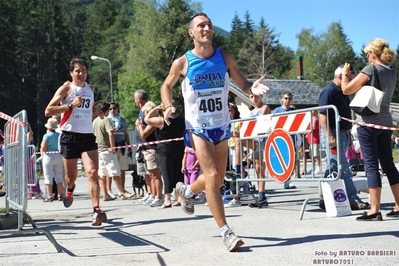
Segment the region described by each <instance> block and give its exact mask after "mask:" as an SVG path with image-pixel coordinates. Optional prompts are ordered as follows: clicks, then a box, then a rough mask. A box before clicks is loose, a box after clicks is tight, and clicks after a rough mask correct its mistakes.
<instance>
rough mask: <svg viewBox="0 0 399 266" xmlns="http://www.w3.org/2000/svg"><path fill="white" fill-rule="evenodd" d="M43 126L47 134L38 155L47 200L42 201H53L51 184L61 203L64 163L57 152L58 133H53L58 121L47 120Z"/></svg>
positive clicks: (53, 119)
mask: <svg viewBox="0 0 399 266" xmlns="http://www.w3.org/2000/svg"><path fill="white" fill-rule="evenodd" d="M44 126H45V127H46V128H47V133H46V134H44V136H43V140H42V143H41V145H40V154H41V157H42V162H43V175H44V184H45V185H46V193H47V198H46V199H44V200H43V201H44V202H52V201H53V182H55V183H56V184H57V198H58V200H59V201H62V200H63V191H64V179H63V177H62V174H63V168H64V163H63V162H62V156H61V154H60V153H59V150H58V139H59V136H60V133H58V132H56V131H55V130H56V129H57V127H58V121H57V119H55V118H49V119H48V120H47V123H46V124H45V125H44Z"/></svg>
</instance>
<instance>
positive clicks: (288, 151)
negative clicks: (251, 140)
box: [264, 129, 295, 182]
mask: <svg viewBox="0 0 399 266" xmlns="http://www.w3.org/2000/svg"><path fill="white" fill-rule="evenodd" d="M264 158H265V163H266V167H267V170H268V171H269V173H270V175H271V177H273V178H275V179H277V180H278V181H280V182H285V181H287V180H288V179H289V178H290V176H291V173H292V171H293V170H294V167H295V148H294V142H293V141H292V137H291V136H290V134H288V132H287V131H285V130H284V129H275V130H274V131H273V132H272V133H271V134H270V135H269V137H268V138H267V141H266V146H265V157H264Z"/></svg>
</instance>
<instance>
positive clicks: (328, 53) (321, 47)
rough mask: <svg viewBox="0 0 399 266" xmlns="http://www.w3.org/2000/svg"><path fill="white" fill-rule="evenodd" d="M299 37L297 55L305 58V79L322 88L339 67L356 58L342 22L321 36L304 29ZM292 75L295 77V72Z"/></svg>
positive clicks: (333, 25) (311, 30)
mask: <svg viewBox="0 0 399 266" xmlns="http://www.w3.org/2000/svg"><path fill="white" fill-rule="evenodd" d="M297 37H298V39H299V47H298V50H297V52H296V54H297V55H300V56H302V57H303V71H304V77H305V79H307V80H311V81H313V82H314V83H316V84H318V85H319V86H321V87H324V86H325V85H326V84H327V83H328V82H329V81H331V80H332V79H333V76H334V70H335V69H336V68H337V66H339V65H340V64H343V63H345V62H352V61H353V59H354V58H356V54H355V52H354V51H353V48H352V46H351V43H350V41H349V40H348V38H347V37H346V35H345V34H344V31H343V28H342V25H341V23H340V22H334V23H332V24H331V25H330V26H329V27H328V29H327V32H325V33H320V34H314V33H313V29H303V30H302V31H301V33H299V35H297ZM291 73H292V74H291V77H293V76H294V75H293V73H294V70H292V71H291ZM295 73H296V72H295Z"/></svg>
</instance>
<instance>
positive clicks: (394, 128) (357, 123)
mask: <svg viewBox="0 0 399 266" xmlns="http://www.w3.org/2000/svg"><path fill="white" fill-rule="evenodd" d="M338 117H340V118H341V119H343V120H346V121H348V122H352V123H355V124H356V125H359V126H363V127H371V128H376V129H383V130H392V131H395V130H399V128H397V127H386V126H380V125H374V124H367V123H364V122H360V121H356V120H352V119H349V118H346V117H342V116H338Z"/></svg>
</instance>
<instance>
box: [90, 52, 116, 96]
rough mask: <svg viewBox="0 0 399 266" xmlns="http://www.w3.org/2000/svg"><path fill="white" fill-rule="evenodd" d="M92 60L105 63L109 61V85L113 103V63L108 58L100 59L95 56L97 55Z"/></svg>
mask: <svg viewBox="0 0 399 266" xmlns="http://www.w3.org/2000/svg"><path fill="white" fill-rule="evenodd" d="M90 58H91V60H97V59H98V60H103V61H107V62H108V64H109V85H110V88H111V102H113V101H114V91H113V90H112V68H111V62H110V61H109V60H108V59H107V58H103V57H99V56H95V55H92V56H91V57H90Z"/></svg>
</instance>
